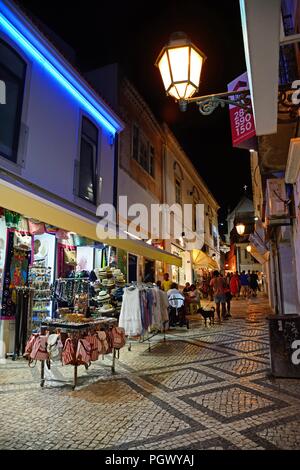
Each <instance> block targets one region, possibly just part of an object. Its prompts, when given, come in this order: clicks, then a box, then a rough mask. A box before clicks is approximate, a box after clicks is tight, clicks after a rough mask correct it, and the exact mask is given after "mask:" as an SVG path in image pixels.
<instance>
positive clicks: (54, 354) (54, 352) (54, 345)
mask: <svg viewBox="0 0 300 470" xmlns="http://www.w3.org/2000/svg"><path fill="white" fill-rule="evenodd" d="M47 352H48V354H49V359H51V360H52V361H60V360H61V354H62V342H61V340H60V337H59V335H58V334H55V333H53V334H51V335H49V336H48V341H47Z"/></svg>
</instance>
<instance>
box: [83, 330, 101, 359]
mask: <svg viewBox="0 0 300 470" xmlns="http://www.w3.org/2000/svg"><path fill="white" fill-rule="evenodd" d="M85 339H86V340H87V341H88V342H89V344H90V347H91V361H97V360H98V358H99V347H98V343H99V338H98V336H97V335H88V336H86V338H85Z"/></svg>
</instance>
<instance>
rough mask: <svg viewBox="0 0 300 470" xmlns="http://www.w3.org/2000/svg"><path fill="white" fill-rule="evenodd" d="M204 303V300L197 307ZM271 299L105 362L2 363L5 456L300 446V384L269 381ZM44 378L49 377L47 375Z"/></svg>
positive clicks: (0, 442)
mask: <svg viewBox="0 0 300 470" xmlns="http://www.w3.org/2000/svg"><path fill="white" fill-rule="evenodd" d="M203 303H205V301H203ZM269 313H270V312H269V310H268V304H267V299H266V298H264V297H259V298H258V299H253V300H251V301H249V302H248V301H244V300H241V299H239V300H234V301H233V302H232V318H231V319H230V320H228V321H226V322H224V323H223V324H221V325H218V324H215V325H214V326H212V327H207V328H205V326H204V323H203V322H201V323H199V322H197V323H196V322H195V323H193V324H192V325H191V328H190V329H189V330H187V329H186V328H180V329H179V328H178V329H175V328H174V329H172V330H170V331H169V332H168V334H167V337H166V342H164V340H163V335H160V337H156V338H153V340H152V342H151V351H150V352H149V350H148V343H144V344H138V343H132V348H131V351H128V348H127V347H126V348H123V349H122V351H121V355H120V360H119V361H117V364H116V374H115V375H114V376H112V375H111V370H110V359H109V358H108V357H107V358H106V359H105V361H98V362H96V363H94V364H93V365H92V366H91V367H90V368H89V369H88V371H86V370H85V368H84V367H83V366H81V367H79V384H78V387H77V389H76V390H75V391H72V387H71V383H72V369H73V368H72V367H71V366H64V367H61V366H59V367H56V366H54V367H53V368H52V370H51V374H52V379H53V378H55V379H56V381H53V380H52V381H47V382H46V385H45V387H44V389H41V387H40V385H39V377H40V366H39V364H38V365H37V366H36V367H35V368H32V369H31V368H29V367H28V365H27V362H26V361H23V360H22V359H19V360H17V361H15V362H13V361H12V360H11V359H7V360H2V362H1V365H0V370H1V374H0V394H1V409H0V427H1V429H3V430H4V432H2V433H1V437H0V447H1V448H2V449H120V450H121V449H148V450H149V449H278V448H279V449H297V448H299V446H300V437H299V432H298V430H299V425H300V393H299V392H300V382H299V381H297V380H292V379H276V380H274V379H272V378H271V377H270V376H269V349H268V323H267V319H266V317H267V315H268V314H269ZM47 377H48V378H50V375H49V374H47Z"/></svg>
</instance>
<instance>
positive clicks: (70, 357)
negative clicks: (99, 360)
mask: <svg viewBox="0 0 300 470" xmlns="http://www.w3.org/2000/svg"><path fill="white" fill-rule="evenodd" d="M62 363H63V365H64V366H65V365H67V364H71V365H76V355H75V350H74V344H73V341H72V339H71V338H67V339H66V341H65V345H64V348H63V352H62Z"/></svg>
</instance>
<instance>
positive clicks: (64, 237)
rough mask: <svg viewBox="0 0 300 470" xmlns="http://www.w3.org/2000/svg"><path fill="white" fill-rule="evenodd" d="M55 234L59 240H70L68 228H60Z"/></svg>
mask: <svg viewBox="0 0 300 470" xmlns="http://www.w3.org/2000/svg"><path fill="white" fill-rule="evenodd" d="M55 236H56V238H58V239H59V240H69V232H67V231H66V230H62V229H60V228H59V229H58V230H57V232H56V233H55Z"/></svg>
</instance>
